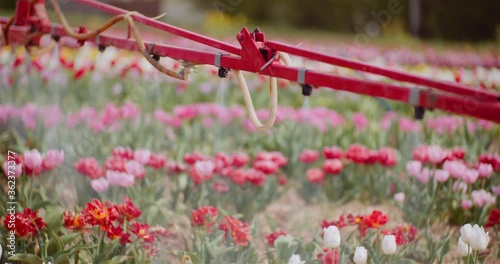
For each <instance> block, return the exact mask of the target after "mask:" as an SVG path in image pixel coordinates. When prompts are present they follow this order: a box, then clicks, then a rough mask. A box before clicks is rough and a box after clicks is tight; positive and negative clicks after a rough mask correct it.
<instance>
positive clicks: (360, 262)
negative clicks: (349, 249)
mask: <svg viewBox="0 0 500 264" xmlns="http://www.w3.org/2000/svg"><path fill="white" fill-rule="evenodd" d="M367 259H368V250H366V248H365V247H357V248H356V251H355V252H354V258H353V261H354V263H356V264H365V263H366V261H367Z"/></svg>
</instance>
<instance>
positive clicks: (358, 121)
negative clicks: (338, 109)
mask: <svg viewBox="0 0 500 264" xmlns="http://www.w3.org/2000/svg"><path fill="white" fill-rule="evenodd" d="M352 122H353V123H354V126H355V127H356V130H357V131H362V130H364V129H365V128H366V127H368V119H367V118H366V116H365V114H363V113H355V114H354V115H353V116H352Z"/></svg>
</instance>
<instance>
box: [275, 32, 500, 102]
mask: <svg viewBox="0 0 500 264" xmlns="http://www.w3.org/2000/svg"><path fill="white" fill-rule="evenodd" d="M266 46H267V47H270V48H272V49H275V50H279V51H283V52H286V53H289V54H294V55H297V56H301V57H304V58H308V59H312V60H316V61H320V62H324V63H328V64H333V65H337V66H340V67H345V68H351V69H354V70H358V71H363V72H368V73H373V74H377V75H381V76H385V77H388V78H391V79H393V80H397V81H401V82H408V83H413V84H418V85H424V86H428V87H432V88H436V89H439V90H443V91H446V92H451V93H456V94H461V95H466V96H474V97H476V98H477V99H478V100H481V101H482V100H485V101H497V100H498V95H496V94H494V93H490V92H486V91H482V90H477V89H473V88H470V87H467V86H465V85H461V84H456V83H449V82H444V81H438V80H432V79H426V78H423V77H420V76H418V75H414V74H410V73H406V72H403V71H399V70H395V69H385V68H381V67H378V66H374V65H370V64H367V63H363V62H358V61H352V60H348V59H345V58H341V57H335V56H329V55H325V54H321V53H318V52H314V51H309V50H305V49H302V48H298V47H294V46H291V45H288V44H283V43H279V42H274V41H267V42H266Z"/></svg>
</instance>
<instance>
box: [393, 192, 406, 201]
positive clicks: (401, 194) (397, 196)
mask: <svg viewBox="0 0 500 264" xmlns="http://www.w3.org/2000/svg"><path fill="white" fill-rule="evenodd" d="M394 201H396V202H398V203H403V202H404V201H405V193H404V192H398V193H396V194H394Z"/></svg>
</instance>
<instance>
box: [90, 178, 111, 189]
mask: <svg viewBox="0 0 500 264" xmlns="http://www.w3.org/2000/svg"><path fill="white" fill-rule="evenodd" d="M90 186H91V187H92V189H94V191H96V192H105V191H107V190H108V187H109V182H108V180H106V179H105V178H99V179H95V180H92V181H90Z"/></svg>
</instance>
